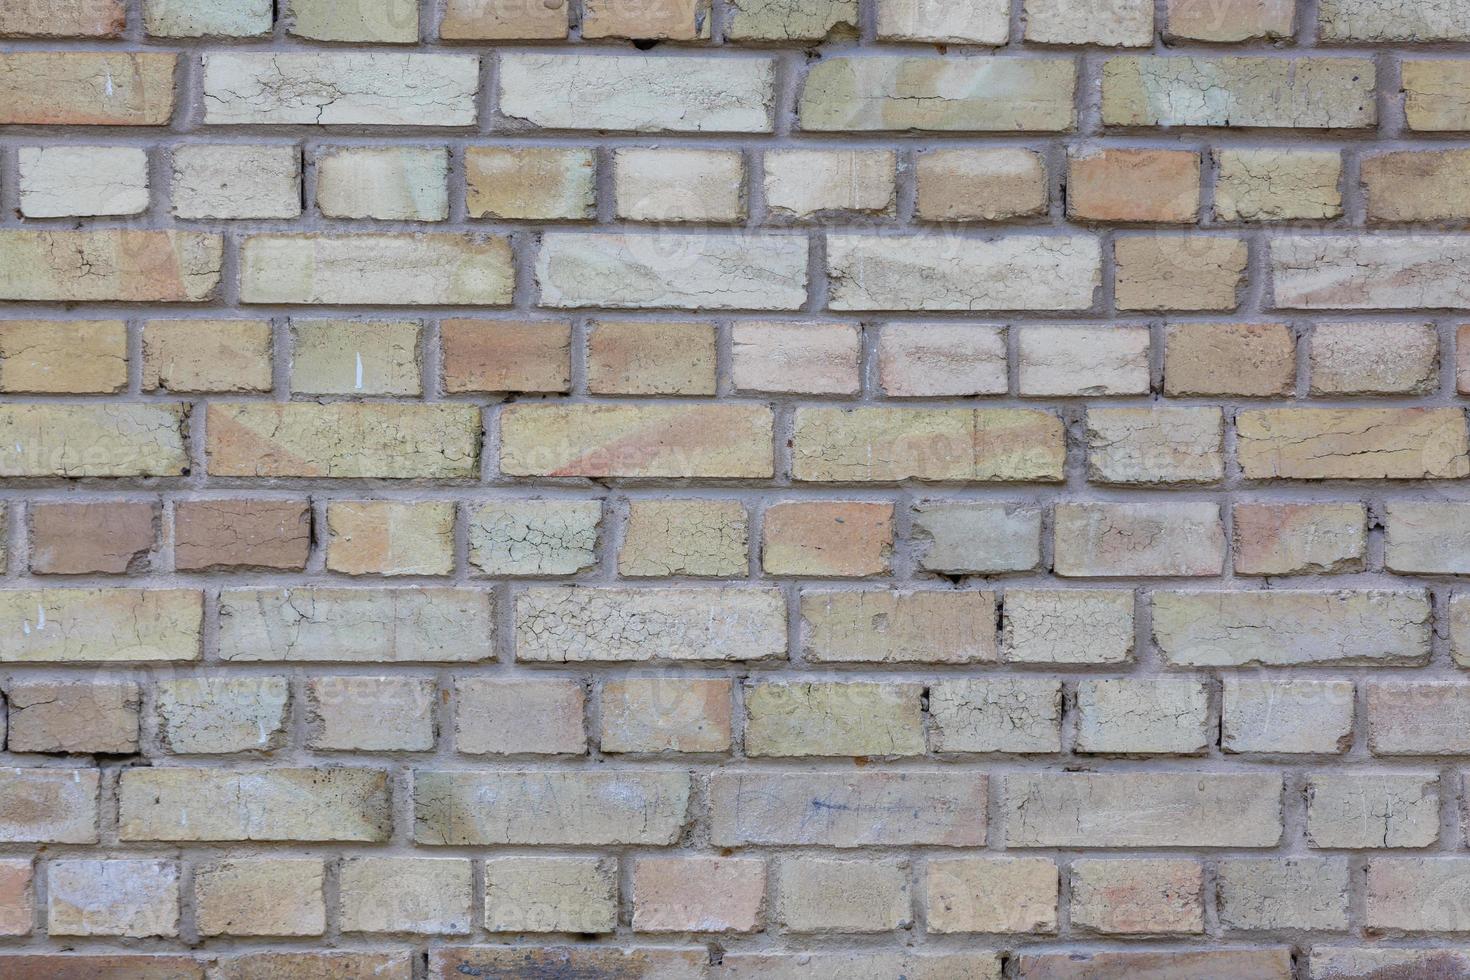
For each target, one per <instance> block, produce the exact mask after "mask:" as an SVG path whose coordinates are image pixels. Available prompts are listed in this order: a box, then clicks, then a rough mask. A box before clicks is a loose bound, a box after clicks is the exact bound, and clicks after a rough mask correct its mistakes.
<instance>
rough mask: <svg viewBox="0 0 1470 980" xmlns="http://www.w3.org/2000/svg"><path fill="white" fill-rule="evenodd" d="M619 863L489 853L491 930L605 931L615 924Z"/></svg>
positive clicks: (488, 914)
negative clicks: (501, 855)
mask: <svg viewBox="0 0 1470 980" xmlns="http://www.w3.org/2000/svg"><path fill="white" fill-rule="evenodd" d="M615 872H616V862H615V861H614V860H613V859H610V858H599V857H580V856H579V857H491V858H487V859H486V861H485V928H486V929H488V930H489V931H490V932H510V933H518V932H580V933H606V932H612V931H613V930H614V929H615V928H616V927H617V921H618V897H617V891H618V883H617V875H616V873H615Z"/></svg>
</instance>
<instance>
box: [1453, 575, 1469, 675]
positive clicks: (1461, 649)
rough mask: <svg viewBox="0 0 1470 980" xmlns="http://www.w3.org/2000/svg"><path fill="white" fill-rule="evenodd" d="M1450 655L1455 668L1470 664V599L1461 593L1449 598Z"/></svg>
mask: <svg viewBox="0 0 1470 980" xmlns="http://www.w3.org/2000/svg"><path fill="white" fill-rule="evenodd" d="M1448 625H1449V634H1450V654H1451V656H1453V657H1454V660H1455V664H1456V665H1457V666H1461V667H1463V666H1465V665H1467V664H1470V598H1467V597H1466V596H1465V595H1464V594H1463V593H1457V594H1455V595H1452V596H1450V615H1449V624H1448Z"/></svg>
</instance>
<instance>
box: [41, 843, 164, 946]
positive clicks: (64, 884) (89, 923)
mask: <svg viewBox="0 0 1470 980" xmlns="http://www.w3.org/2000/svg"><path fill="white" fill-rule="evenodd" d="M46 884H47V889H46V891H47V894H46V931H47V932H48V933H49V934H50V935H52V936H124V937H127V938H129V939H141V938H144V937H148V936H165V937H166V936H177V935H178V934H179V869H178V866H177V865H175V864H174V863H173V862H171V861H51V862H49V863H48V864H47V866H46Z"/></svg>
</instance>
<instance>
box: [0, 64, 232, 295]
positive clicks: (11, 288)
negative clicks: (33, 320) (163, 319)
mask: <svg viewBox="0 0 1470 980" xmlns="http://www.w3.org/2000/svg"><path fill="white" fill-rule="evenodd" d="M0 77H3V76H0ZM223 248H224V241H223V239H222V238H221V237H220V236H219V235H209V234H205V233H203V232H194V231H144V230H141V229H123V228H115V229H104V230H92V231H19V230H11V229H7V230H5V231H0V299H5V300H33V301H38V302H69V303H86V302H108V301H117V302H128V303H181V302H187V303H197V302H200V301H203V300H206V299H209V298H210V297H211V296H213V295H214V291H215V287H216V286H217V285H219V281H220V264H221V254H222V251H223Z"/></svg>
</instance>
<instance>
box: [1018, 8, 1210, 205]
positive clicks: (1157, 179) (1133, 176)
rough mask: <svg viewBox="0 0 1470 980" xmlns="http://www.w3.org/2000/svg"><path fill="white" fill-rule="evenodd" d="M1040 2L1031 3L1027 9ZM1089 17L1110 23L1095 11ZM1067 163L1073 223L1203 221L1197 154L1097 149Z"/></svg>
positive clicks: (1070, 157)
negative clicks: (1201, 218)
mask: <svg viewBox="0 0 1470 980" xmlns="http://www.w3.org/2000/svg"><path fill="white" fill-rule="evenodd" d="M1045 2H1049V3H1056V0H1045ZM1112 2H1117V0H1112ZM1127 2H1130V3H1131V2H1133V0H1127ZM1036 3H1037V0H1027V7H1028V9H1029V8H1030V7H1032V6H1035V5H1036ZM1086 16H1088V17H1089V18H1099V17H1101V18H1102V19H1104V20H1105V19H1106V14H1103V13H1101V12H1100V11H1096V10H1089V11H1087V12H1086ZM1149 18H1150V19H1152V11H1151V10H1150V11H1149ZM1028 29H1029V28H1028ZM1040 29H1042V30H1045V28H1044V27H1043V28H1040ZM1145 43H1147V41H1146V40H1145ZM1067 163H1068V166H1067V215H1068V217H1070V218H1072V219H1073V220H1077V219H1080V220H1083V221H1103V222H1129V221H1133V222H1160V223H1166V224H1194V223H1195V222H1196V221H1197V220H1198V219H1199V200H1200V159H1199V154H1198V153H1194V152H1191V151H1186V150H1148V149H1142V150H1129V149H1116V148H1103V149H1095V148H1094V149H1087V150H1081V151H1073V152H1072V153H1071V154H1069V155H1068V161H1067Z"/></svg>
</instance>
